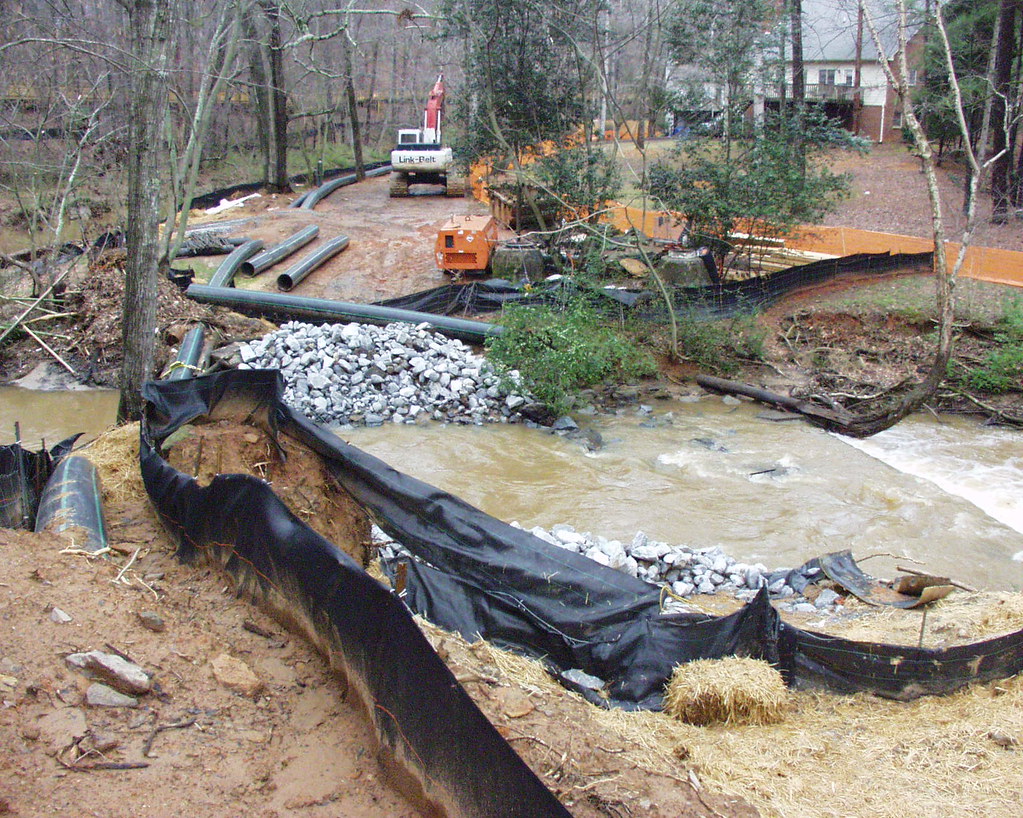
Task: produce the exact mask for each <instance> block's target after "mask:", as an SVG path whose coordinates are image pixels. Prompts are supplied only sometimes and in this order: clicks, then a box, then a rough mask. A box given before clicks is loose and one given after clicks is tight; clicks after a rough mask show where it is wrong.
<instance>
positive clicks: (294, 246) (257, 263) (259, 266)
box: [238, 224, 320, 276]
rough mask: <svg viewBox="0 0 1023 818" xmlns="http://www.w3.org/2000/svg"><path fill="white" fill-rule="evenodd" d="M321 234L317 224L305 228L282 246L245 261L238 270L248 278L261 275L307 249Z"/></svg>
mask: <svg viewBox="0 0 1023 818" xmlns="http://www.w3.org/2000/svg"><path fill="white" fill-rule="evenodd" d="M319 232H320V228H319V227H317V226H316V225H315V224H311V225H309V226H308V227H303V228H302V229H301V230H299V231H298V232H297V233H292V234H291V235H290V236H288V238H286V239H285V240H284V241H282V242H281V243H280V244H275V245H274V246H273V247H271V248H270V249H269V250H264V251H263V252H262V253H260V254H259V255H257V256H253V257H252V258H250V259H249V260H248V261H243V262H242V263H241V266H240V267H239V268H238V269H239V270H240V271H241V272H242V273H244V274H245V275H247V276H254V275H256V273H261V272H263V270H265V269H266V268H267V267H272V266H273V265H274V264H276V263H277V262H278V261H280V260H281V259H282V258H287V257H288V256H290V255H291V254H292V253H294V252H295V251H296V250H300V249H301V248H303V247H305V246H306V245H307V244H308V243H309V242H311V241H312V240H313V239H315V238H316V236H317V235H318V234H319Z"/></svg>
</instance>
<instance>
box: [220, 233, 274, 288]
mask: <svg viewBox="0 0 1023 818" xmlns="http://www.w3.org/2000/svg"><path fill="white" fill-rule="evenodd" d="M262 249H263V241H262V239H249V240H248V241H246V242H245V243H244V244H241V245H239V246H238V247H236V248H235V249H234V250H233V251H232V252H231V255H229V256H228V257H227V258H225V259H224V260H223V261H222V262H220V266H219V267H217V271H216V272H215V273H214V274H213V275H212V276H210V286H211V287H233V286H234V274H235V273H237V272H238V268H239V267H241V266H242V262H244V261H248V260H249V259H250V258H251V257H252V256H254V255H256V253H258V252H259V251H260V250H262Z"/></svg>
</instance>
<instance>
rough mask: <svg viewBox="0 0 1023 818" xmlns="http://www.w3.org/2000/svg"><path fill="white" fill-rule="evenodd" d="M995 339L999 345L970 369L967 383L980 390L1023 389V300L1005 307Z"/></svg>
mask: <svg viewBox="0 0 1023 818" xmlns="http://www.w3.org/2000/svg"><path fill="white" fill-rule="evenodd" d="M995 341H996V342H997V343H998V347H997V348H996V349H993V350H992V351H991V352H989V353H988V354H987V356H986V357H985V358H984V360H983V362H982V363H981V365H980V366H979V367H977V368H976V369H972V370H970V372H969V374H967V376H966V383H967V384H968V385H969V386H970V387H971V388H973V389H979V390H981V391H983V392H995V393H1000V392H1011V391H1013V390H1023V301H1021V300H1019V299H1016V300H1015V301H1013V302H1012V303H1011V304H1010V305H1009V306H1008V307H1007V308H1006V310H1005V315H1004V316H1002V320H1001V321H1000V322H999V326H998V331H997V332H996V333H995Z"/></svg>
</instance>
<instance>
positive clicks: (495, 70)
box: [439, 0, 599, 161]
mask: <svg viewBox="0 0 1023 818" xmlns="http://www.w3.org/2000/svg"><path fill="white" fill-rule="evenodd" d="M598 5H599V0H570V2H566V3H559V4H550V3H544V2H540V0H523V1H522V2H515V3H509V2H506V0H443V2H442V3H441V7H440V10H439V16H440V18H441V19H442V20H443V23H442V25H443V28H442V31H441V36H443V37H445V38H447V39H451V40H455V41H458V42H459V43H461V45H462V49H463V58H462V63H463V71H464V76H465V86H464V87H463V88H462V89H461V90H460V91H459V93H458V94H457V96H456V98H455V99H456V102H455V117H454V119H456V120H458V121H460V122H461V125H462V128H461V130H460V132H459V133H457V134H456V138H455V139H454V140H453V147H454V148H455V152H456V154H457V155H458V156H459V158H461V159H464V160H469V161H471V160H473V159H476V158H478V157H481V156H487V155H501V156H507V154H508V152H509V149H510V150H511V151H513V152H515V153H516V154H517V153H518V152H520V151H521V150H522V149H523V148H524V147H526V146H529V145H539V144H540V143H541V142H544V141H546V140H551V139H553V140H560V139H561V138H562V137H564V136H565V135H566V134H568V133H569V132H571V131H572V130H573V129H574V128H575V127H576V126H578V125H579V124H580V123H581V122H583V121H584V120H585V119H586V118H587V117H588V115H589V112H588V111H587V110H586V108H585V105H584V88H585V86H586V83H587V82H588V80H589V76H590V69H589V68H588V67H587V64H586V63H585V61H583V60H580V59H578V54H577V53H576V44H577V43H579V44H581V43H585V42H586V41H587V39H588V38H590V37H591V36H592V34H593V31H592V26H591V25H589V24H588V23H587V21H592V20H593V19H595V16H596V9H597V6H598Z"/></svg>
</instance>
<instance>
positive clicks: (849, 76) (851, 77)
mask: <svg viewBox="0 0 1023 818" xmlns="http://www.w3.org/2000/svg"><path fill="white" fill-rule="evenodd" d="M855 79H856V72H855V71H846V72H845V84H846V85H848V86H849V87H850V88H851V87H852V84H853V82H854V81H855Z"/></svg>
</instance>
